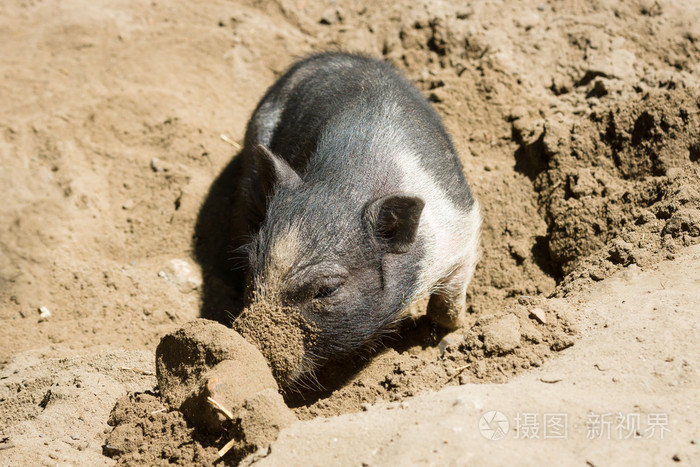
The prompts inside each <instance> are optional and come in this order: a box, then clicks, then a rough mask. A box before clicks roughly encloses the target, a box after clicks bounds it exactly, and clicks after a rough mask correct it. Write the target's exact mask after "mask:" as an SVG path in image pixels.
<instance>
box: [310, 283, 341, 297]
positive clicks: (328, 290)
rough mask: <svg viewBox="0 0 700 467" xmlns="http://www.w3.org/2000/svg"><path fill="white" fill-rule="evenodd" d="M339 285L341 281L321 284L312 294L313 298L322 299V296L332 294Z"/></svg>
mask: <svg viewBox="0 0 700 467" xmlns="http://www.w3.org/2000/svg"><path fill="white" fill-rule="evenodd" d="M341 285H342V282H334V283H330V284H324V285H322V286H321V287H319V288H318V289H316V293H315V294H314V300H323V299H324V298H328V297H330V296H332V295H333V294H335V293H336V292H337V291H338V289H339V288H340V286H341Z"/></svg>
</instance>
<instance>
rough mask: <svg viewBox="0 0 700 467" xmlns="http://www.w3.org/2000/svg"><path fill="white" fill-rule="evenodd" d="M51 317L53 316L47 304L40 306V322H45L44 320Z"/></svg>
mask: <svg viewBox="0 0 700 467" xmlns="http://www.w3.org/2000/svg"><path fill="white" fill-rule="evenodd" d="M49 318H51V310H49V309H48V308H46V307H45V306H42V307H39V322H40V323H43V322H44V321H48V320H49Z"/></svg>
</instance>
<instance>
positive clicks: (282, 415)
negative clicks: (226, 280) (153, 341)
mask: <svg viewBox="0 0 700 467" xmlns="http://www.w3.org/2000/svg"><path fill="white" fill-rule="evenodd" d="M156 369H157V378H158V388H157V391H158V392H157V393H154V394H131V395H130V396H128V397H125V398H122V399H121V400H120V401H119V402H118V403H117V405H116V406H115V408H114V410H113V411H112V414H111V416H110V425H113V426H115V429H114V431H113V432H112V433H111V434H110V436H109V438H108V439H107V442H106V444H105V447H104V452H105V454H107V455H109V456H111V457H114V458H116V459H118V460H119V461H120V462H121V463H127V464H128V463H131V462H136V461H139V462H147V463H153V462H155V461H156V460H159V459H170V460H176V461H177V462H184V463H188V462H207V463H210V462H213V461H214V460H216V459H218V458H219V457H220V456H224V455H227V456H228V459H231V460H240V459H242V458H243V457H245V456H246V455H248V454H251V453H253V452H256V451H258V450H260V449H264V448H266V447H267V446H268V445H269V444H270V442H271V441H273V440H274V439H275V438H276V437H277V434H278V433H279V431H280V430H281V429H282V428H283V427H285V426H287V425H289V424H291V423H292V422H294V421H295V420H296V417H294V415H293V414H292V413H291V411H290V410H289V409H288V408H287V406H286V405H285V403H284V400H283V399H282V396H281V395H280V394H279V392H278V391H279V389H278V386H277V383H276V382H275V380H274V378H273V377H272V373H271V372H270V369H269V367H268V366H267V362H266V361H265V359H264V357H263V356H262V355H261V354H260V352H259V351H258V350H257V349H256V348H255V347H254V346H253V345H252V344H250V343H248V342H247V341H246V340H245V339H243V338H242V337H241V336H240V335H239V334H238V333H237V332H235V331H233V330H231V329H229V328H226V327H225V326H223V325H221V324H218V323H215V322H213V321H207V320H203V319H200V320H196V321H192V322H190V323H187V324H186V325H184V326H183V327H182V328H180V329H178V330H177V331H175V332H173V333H170V334H168V335H166V336H164V337H163V339H162V340H161V343H160V345H159V346H158V348H157V350H156ZM156 406H158V407H159V408H156ZM169 431H171V432H176V433H177V436H172V437H171V436H163V434H164V433H165V432H169ZM183 437H184V438H183ZM192 437H194V440H196V442H186V440H191V439H192ZM182 444H190V445H191V446H189V448H188V449H184V450H183V451H182V452H179V451H178V453H177V455H175V454H174V452H173V450H174V449H177V448H178V447H179V446H180V445H182ZM213 446H218V447H219V448H221V451H219V452H216V450H215V451H214V453H212V449H211V448H212V447H213ZM224 446H225V447H224ZM142 450H145V451H146V452H148V458H145V459H144V458H142V457H141V456H140V454H139V453H140V452H141V451H142Z"/></svg>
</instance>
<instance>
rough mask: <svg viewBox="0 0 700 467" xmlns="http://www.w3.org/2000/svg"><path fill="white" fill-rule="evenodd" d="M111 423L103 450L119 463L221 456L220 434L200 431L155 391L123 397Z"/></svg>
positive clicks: (184, 462)
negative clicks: (172, 408)
mask: <svg viewBox="0 0 700 467" xmlns="http://www.w3.org/2000/svg"><path fill="white" fill-rule="evenodd" d="M108 423H109V425H111V426H113V427H114V429H113V430H112V432H111V433H110V434H109V436H108V437H107V440H106V441H105V444H104V445H103V447H102V452H103V453H104V454H105V455H106V456H109V457H111V458H112V459H115V460H117V465H134V464H140V465H159V464H166V463H171V464H175V465H192V464H199V465H211V464H213V463H214V461H216V460H217V459H218V455H217V448H216V447H215V446H216V445H217V441H220V440H219V438H220V437H215V436H211V435H203V434H201V433H199V432H198V431H197V430H195V429H194V428H193V427H192V425H190V424H188V423H187V421H186V420H185V417H184V415H183V414H182V412H180V411H177V410H168V409H167V407H165V406H164V404H163V403H162V402H161V400H160V398H159V397H157V396H156V395H155V394H148V393H140V394H130V395H128V396H124V397H122V398H121V399H119V400H118V401H117V404H116V405H115V406H114V409H112V413H111V414H110V416H109V420H108ZM220 442H221V444H223V443H225V442H226V441H225V440H223V439H222V440H221V441H220Z"/></svg>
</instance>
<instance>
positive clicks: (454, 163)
mask: <svg viewBox="0 0 700 467" xmlns="http://www.w3.org/2000/svg"><path fill="white" fill-rule="evenodd" d="M241 157H244V158H245V161H244V168H243V182H242V183H241V184H240V186H239V191H238V200H237V208H236V209H239V210H240V211H239V212H238V213H237V215H238V218H239V219H243V224H244V226H245V229H246V232H247V234H248V237H247V238H246V239H244V240H242V241H241V242H239V243H244V242H245V243H246V244H247V245H246V246H245V250H246V251H247V254H246V256H247V257H246V259H245V260H244V262H245V267H246V269H247V277H248V281H247V285H246V287H247V289H246V296H247V304H246V307H247V308H249V307H255V306H256V304H257V305H260V304H263V305H265V306H264V307H262V308H263V309H271V308H270V307H278V308H279V309H284V310H293V312H294V313H298V314H299V315H300V316H302V317H303V319H304V320H306V321H307V322H308V323H309V324H310V325H311V327H312V328H313V329H315V334H314V337H313V338H312V339H307V340H306V341H305V342H304V354H303V358H301V359H300V360H299V361H298V362H297V363H296V364H295V365H294V366H295V368H294V369H293V370H290V371H287V372H286V373H285V374H283V375H282V376H281V378H280V379H282V380H283V381H282V384H285V383H287V382H290V381H293V380H295V379H297V378H298V377H299V376H300V375H302V374H304V373H307V372H310V371H313V370H314V369H316V368H317V367H318V366H320V365H322V364H323V363H324V362H326V361H328V360H330V359H335V358H337V357H343V356H347V355H348V354H350V353H352V352H354V351H356V350H358V349H359V348H361V347H363V346H364V345H366V344H367V343H369V342H371V341H373V340H374V339H375V338H376V337H377V336H380V335H382V334H383V333H385V332H386V331H388V330H391V329H393V328H395V326H396V324H397V323H398V322H399V321H400V320H401V318H402V315H403V312H404V311H405V309H406V308H407V306H408V305H409V304H411V303H412V302H414V301H415V300H417V299H419V298H422V297H426V296H428V295H430V300H429V305H428V311H427V312H428V315H429V316H430V317H431V318H432V319H434V320H435V321H436V322H437V323H439V324H440V325H442V326H445V327H447V328H451V329H454V328H456V327H458V326H459V325H460V323H461V321H462V320H463V318H464V314H465V308H466V299H465V293H466V288H467V284H468V283H469V281H470V279H471V277H472V274H473V272H474V267H475V265H476V262H477V259H478V241H479V227H480V224H481V216H480V213H479V205H478V203H477V201H476V200H475V199H474V197H473V195H472V193H471V191H470V188H469V185H468V184H467V181H466V179H465V177H464V174H463V171H462V166H461V164H460V162H459V159H458V157H457V154H456V152H455V149H454V147H453V145H452V142H451V141H450V137H449V135H448V133H447V131H446V129H445V127H444V126H443V124H442V122H441V120H440V117H439V116H438V114H437V113H436V112H435V110H434V109H433V108H432V107H431V106H430V104H429V103H428V102H427V101H426V99H425V98H424V97H422V96H421V94H420V93H419V91H418V90H417V89H416V88H415V87H413V86H412V85H411V84H410V83H409V82H408V81H407V80H406V79H404V78H403V77H402V76H401V75H400V74H399V73H398V72H397V71H396V70H395V69H394V68H393V67H392V66H390V65H389V64H387V63H384V62H381V61H378V60H375V59H372V58H369V57H366V56H362V55H354V54H347V53H322V54H318V55H313V56H310V57H308V58H306V59H304V60H301V61H300V62H298V63H296V64H295V65H294V66H292V67H291V69H289V71H287V73H286V74H285V75H284V76H282V78H280V79H279V81H277V82H276V83H275V84H274V85H273V86H272V87H271V88H270V89H269V90H268V91H267V93H266V94H265V96H264V97H263V99H262V101H261V102H260V103H259V104H258V107H257V109H256V110H255V112H254V113H253V116H252V118H251V120H250V122H249V124H248V129H247V133H246V137H245V146H244V149H243V152H242V154H241Z"/></svg>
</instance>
